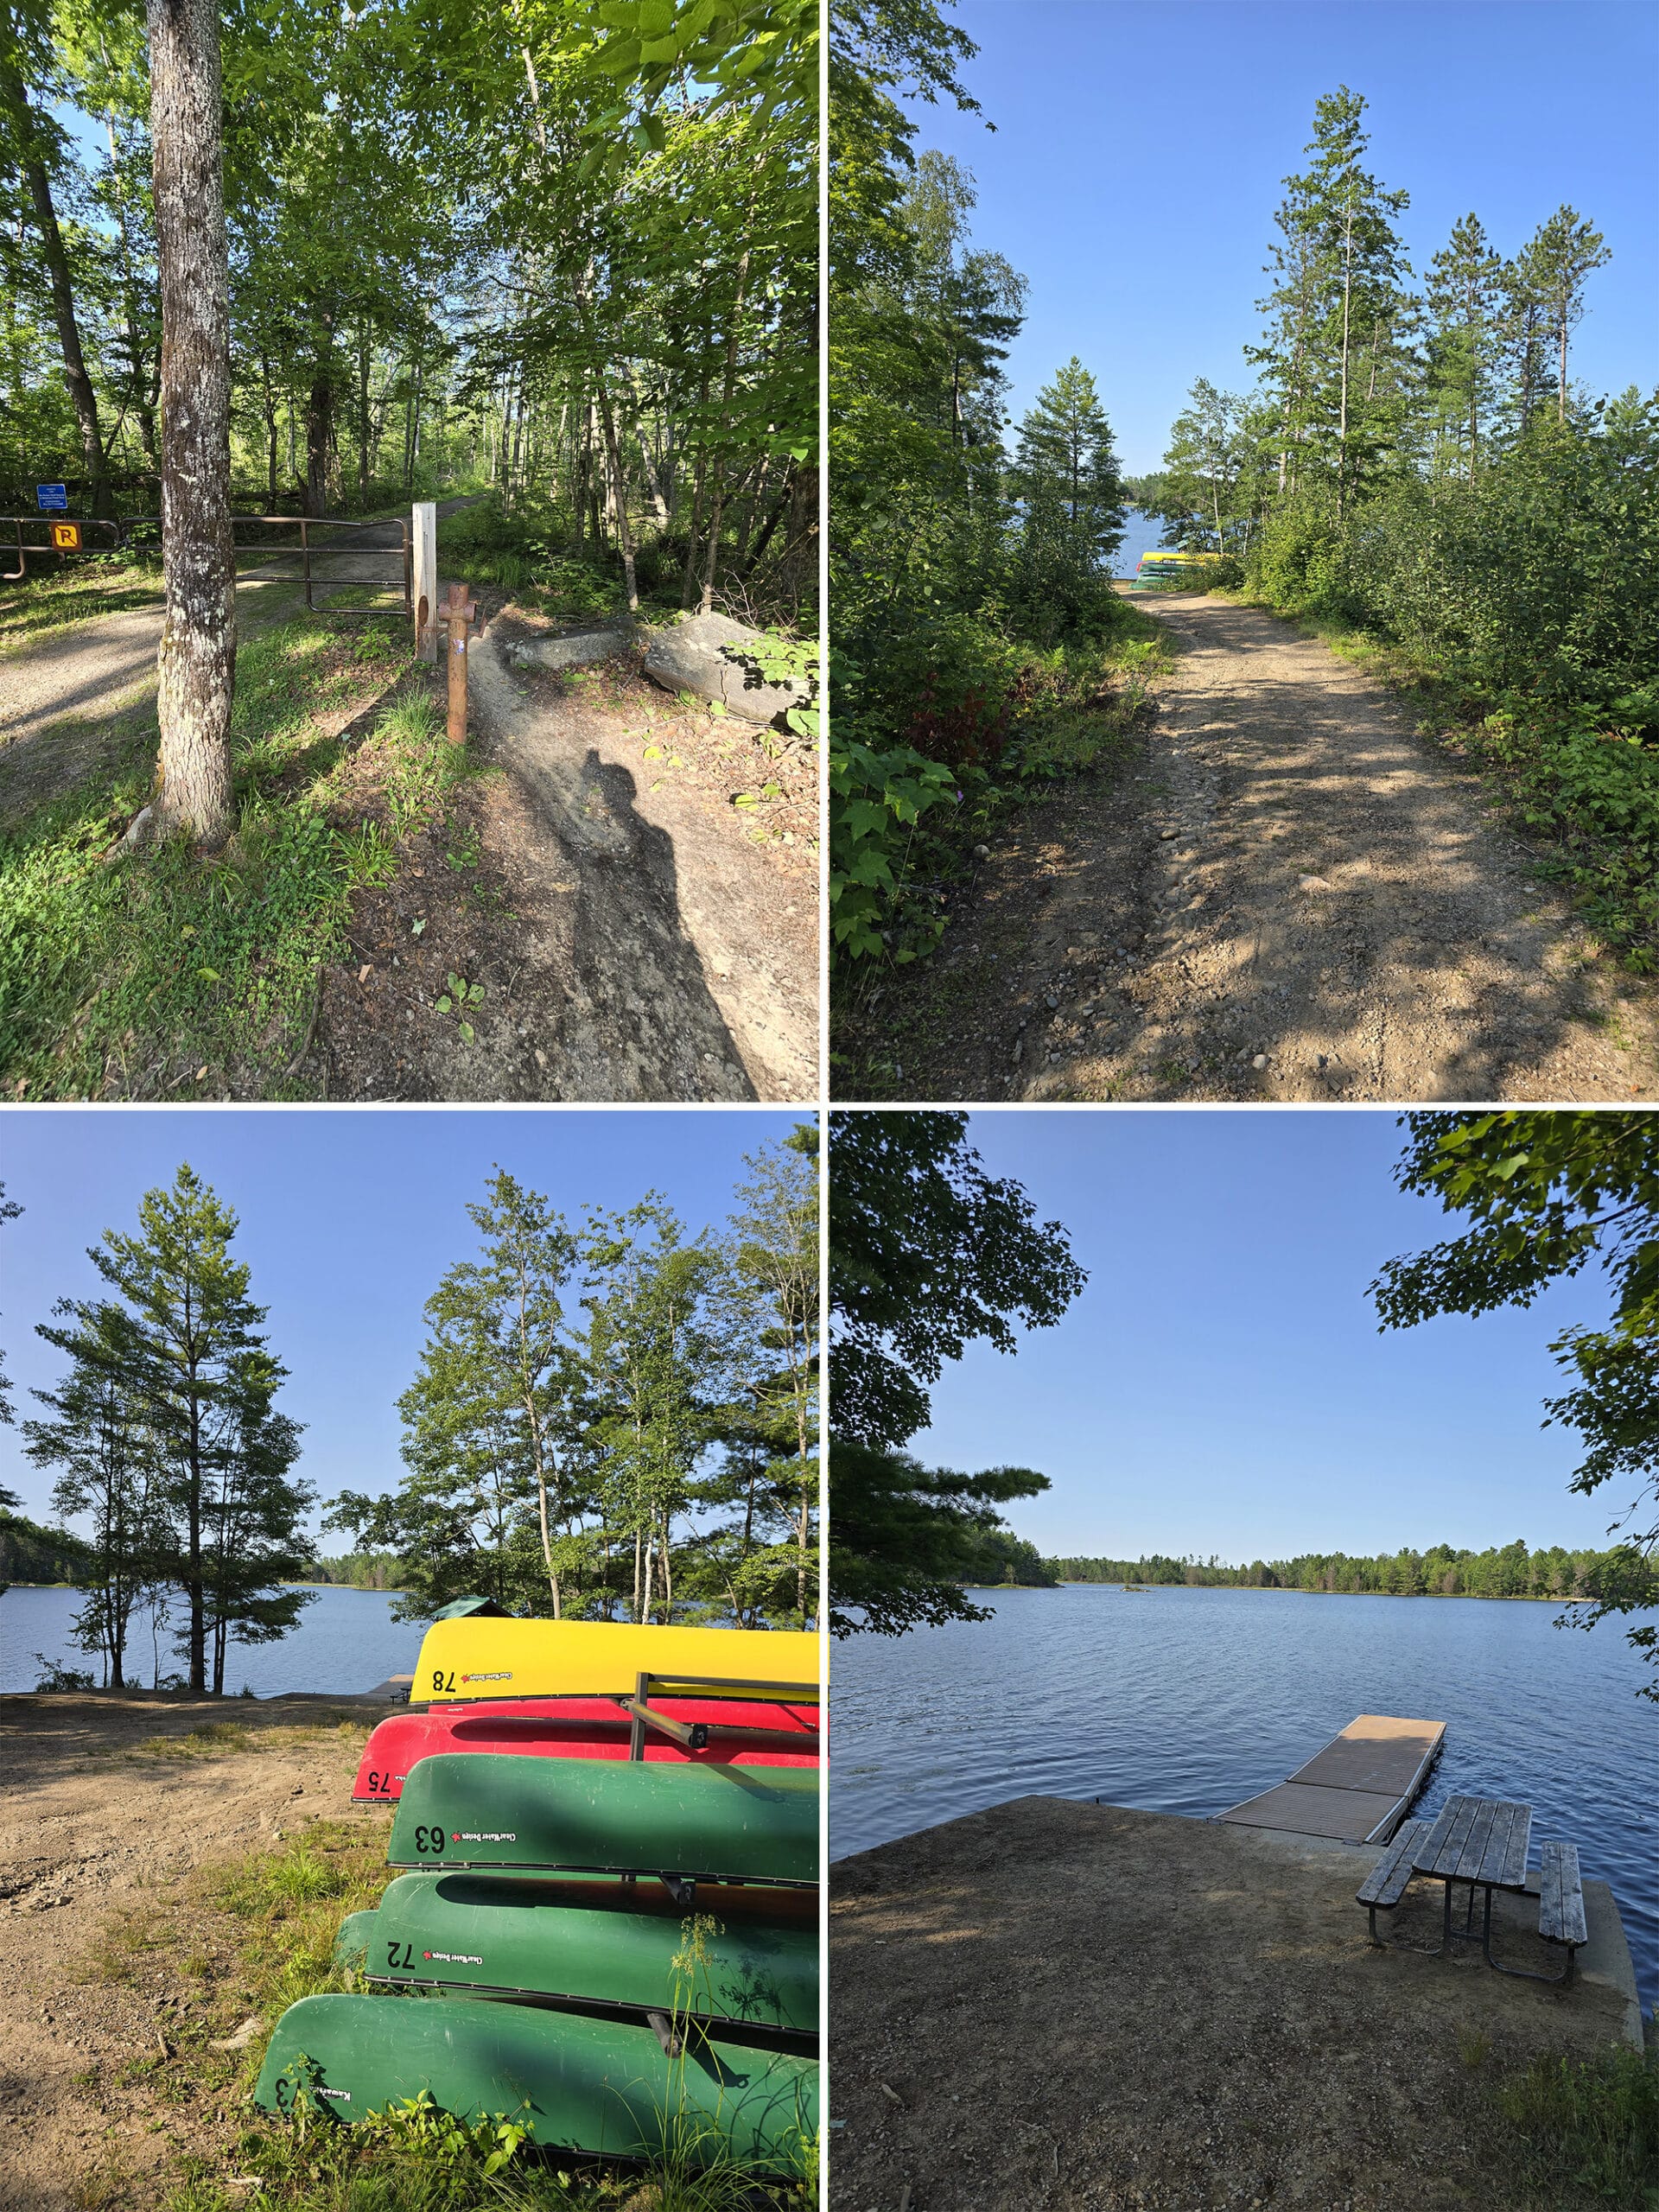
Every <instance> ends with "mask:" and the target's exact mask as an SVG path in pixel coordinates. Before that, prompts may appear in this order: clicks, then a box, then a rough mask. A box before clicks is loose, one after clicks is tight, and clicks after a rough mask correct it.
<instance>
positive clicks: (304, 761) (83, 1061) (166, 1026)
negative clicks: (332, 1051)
mask: <svg viewBox="0 0 1659 2212" xmlns="http://www.w3.org/2000/svg"><path fill="white" fill-rule="evenodd" d="M400 687H401V688H400ZM388 695H391V696H390V697H389V696H388ZM377 701H384V702H386V703H385V704H384V705H383V706H382V708H381V711H380V713H379V715H378V719H377V720H376V721H374V723H373V726H372V728H371V730H370V731H369V733H368V734H367V735H366V737H365V738H364V739H363V740H362V741H361V742H360V743H353V744H352V745H350V746H348V744H347V742H346V731H347V729H348V728H349V726H350V725H351V724H352V723H353V720H354V719H356V718H360V716H361V715H363V714H364V713H365V712H367V711H369V710H371V709H372V708H373V706H374V704H375V702H377ZM232 743H233V746H234V751H235V794H236V804H237V814H238V821H237V828H236V830H235V833H234V835H233V836H232V837H231V839H230V841H229V842H228V843H227V844H226V846H225V847H224V849H222V850H221V851H219V853H217V854H214V855H211V856H208V857H203V856H200V855H198V854H197V853H196V852H194V850H193V849H192V848H191V846H190V844H189V842H188V840H186V839H183V838H175V839H174V840H172V841H171V842H168V844H166V845H164V846H162V847H159V848H156V847H151V848H149V849H144V850H142V851H139V852H128V851H127V850H125V849H123V848H122V847H121V846H120V844H119V842H118V841H119V840H120V838H121V836H122V834H123V832H124V830H125V829H126V827H127V824H128V823H129V822H130V820H131V819H132V818H133V817H134V815H135V814H136V813H137V810H138V809H139V808H140V807H141V806H142V805H143V803H144V800H145V798H146V797H147V795H148V792H149V785H150V780H151V776H152V773H153V763H154V758H155V738H154V735H153V733H152V734H151V736H150V737H149V739H148V740H147V741H145V742H144V744H143V746H142V747H140V748H139V749H138V751H137V754H136V755H135V756H133V757H132V758H131V759H130V761H129V764H128V765H127V766H125V767H124V769H122V770H120V771H118V772H116V773H115V774H114V775H111V772H109V771H108V770H103V771H100V772H99V773H97V774H95V775H93V776H91V777H89V778H87V779H85V780H84V781H82V782H81V783H79V784H77V785H74V786H73V788H71V789H69V790H67V791H64V792H62V793H60V795H58V796H57V797H56V798H53V799H51V800H49V801H48V802H47V803H46V804H42V805H41V806H40V807H39V808H37V809H36V810H35V812H34V813H32V814H31V815H29V816H28V817H24V818H23V819H22V821H20V822H17V823H13V824H12V825H10V828H9V829H8V830H7V831H6V833H5V834H4V835H3V836H0V1092H3V1095H4V1096H7V1097H9V1098H12V1099H18V1098H46V1099H51V1098H81V1097H90V1096H114V1097H149V1098H155V1097H166V1096H186V1097H216V1096H264V1097H277V1098H280V1097H285V1096H300V1095H302V1093H301V1090H300V1088H299V1087H298V1086H296V1084H295V1083H294V1081H293V1080H292V1077H291V1076H290V1074H289V1063H290V1061H292V1060H293V1059H294V1058H295V1057H296V1048H297V1047H298V1046H300V1045H301V1044H302V1040H303V1038H304V1036H305V1033H306V1031H307V1029H308V1024H309V1020H310V1018H311V1014H312V1012H313V1008H314V1007H315V996H316V993H317V990H318V988H319V987H320V978H321V968H322V965H323V963H326V962H327V960H329V959H330V958H332V957H334V956H335V954H336V953H337V952H338V950H339V949H340V945H341V944H342V943H343V941H344V938H345V931H346V921H347V918H348V915H349V913H350V910H351V906H352V900H353V895H354V894H355V893H358V892H359V891H361V890H364V889H367V888H371V887H378V886H382V885H385V884H386V883H388V882H390V881H391V879H392V877H393V876H394V874H396V872H397V846H398V842H399V840H400V839H402V838H404V837H405V836H409V835H410V834H411V833H413V832H414V831H416V830H418V829H422V828H423V827H424V826H426V825H427V824H428V823H430V822H432V821H434V820H435V819H436V818H437V817H438V816H439V815H440V814H441V812H442V808H443V805H444V802H445V798H446V795H447V794H448V791H449V790H450V788H451V787H452V786H453V785H454V783H455V782H456V781H457V780H458V779H460V778H461V776H463V775H465V774H466V773H467V772H468V769H467V761H466V759H465V756H464V755H461V754H459V753H457V752H456V751H455V750H454V748H452V747H449V746H448V745H447V744H446V743H445V741H444V736H443V728H442V721H441V720H440V718H439V716H438V714H437V712H436V709H435V707H434V705H433V703H432V701H431V698H430V696H429V690H428V689H427V685H426V680H425V678H424V677H423V676H420V675H417V674H416V664H415V663H414V661H413V659H412V657H411V654H410V651H409V650H408V649H407V647H405V646H404V645H403V644H402V642H401V641H398V640H394V639H393V638H392V636H391V634H390V633H389V632H387V631H386V630H385V629H383V628H381V627H379V626H375V625H370V626H367V627H365V628H355V627H353V628H348V627H347V626H345V625H343V624H340V625H333V624H330V623H329V621H328V620H327V618H326V617H319V616H309V617H306V618H303V619H302V620H297V621H293V622H289V623H286V624H284V625H283V626H281V627H278V628H274V629H271V630H269V631H266V632H264V633H262V634H261V635H259V636H257V637H255V638H253V639H251V640H250V641H249V642H248V643H246V644H245V645H243V646H242V648H241V650H240V652H238V656H237V693H236V706H235V711H234V718H233V728H232Z"/></svg>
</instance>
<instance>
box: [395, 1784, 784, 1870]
mask: <svg viewBox="0 0 1659 2212" xmlns="http://www.w3.org/2000/svg"><path fill="white" fill-rule="evenodd" d="M387 1857H388V1859H389V1860H390V1863H391V1865H392V1866H405V1867H410V1868H418V1869H420V1870H422V1871H423V1872H444V1871H446V1870H447V1869H448V1868H450V1867H452V1866H461V1867H468V1868H470V1867H505V1868H512V1867H526V1868H547V1869H552V1870H558V1869H567V1868H568V1869H571V1870H583V1871H588V1872H596V1873H616V1874H621V1873H645V1874H651V1873H673V1874H677V1875H680V1876H683V1877H685V1878H708V1879H710V1880H715V1881H743V1882H787V1883H810V1882H816V1881H817V1878H818V1777H817V1772H816V1771H815V1770H810V1769H805V1770H804V1769H801V1768H798V1767H758V1766H753V1767H741V1766H697V1765H691V1764H686V1765H682V1766H666V1765H655V1764H645V1763H644V1762H642V1761H634V1760H626V1761H620V1762H613V1761H608V1760H594V1759H537V1758H518V1757H509V1756H505V1755H502V1754H499V1753H496V1752H493V1751H471V1752H454V1751H450V1752H442V1753H440V1754H439V1755H438V1756H436V1757H435V1758H428V1759H423V1760H422V1761H421V1763H420V1764H419V1765H418V1766H416V1768H415V1769H414V1770H412V1772H411V1773H410V1777H409V1778H408V1780H407V1781H406V1782H405V1783H404V1790H403V1795H402V1796H401V1798H400V1799H399V1800H398V1803H397V1812H396V1814H395V1815H394V1817H393V1820H392V1825H391V1847H390V1849H389V1851H388V1853H387Z"/></svg>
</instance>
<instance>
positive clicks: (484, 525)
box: [438, 493, 681, 623]
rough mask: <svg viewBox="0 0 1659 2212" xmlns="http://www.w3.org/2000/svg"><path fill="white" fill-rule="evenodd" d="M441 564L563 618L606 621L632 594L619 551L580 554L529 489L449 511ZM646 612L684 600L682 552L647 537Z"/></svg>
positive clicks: (638, 573) (640, 553)
mask: <svg viewBox="0 0 1659 2212" xmlns="http://www.w3.org/2000/svg"><path fill="white" fill-rule="evenodd" d="M438 545H439V549H440V551H441V553H442V563H441V565H442V568H443V569H444V571H445V573H446V574H448V572H449V571H450V570H451V569H454V571H456V572H457V573H459V574H460V575H463V576H464V577H465V578H466V579H467V582H468V583H469V584H495V585H497V586H499V587H501V588H504V589H505V590H507V591H510V592H512V594H513V596H514V598H515V599H516V600H517V601H518V604H519V605H520V606H521V607H528V608H530V609H531V611H532V612H533V613H537V614H543V615H546V616H548V617H549V618H550V620H553V621H556V622H566V623H579V622H594V621H600V620H606V619H608V618H611V617H614V616H619V615H622V614H625V613H626V611H627V596H626V588H625V585H624V581H623V575H622V563H621V560H620V557H619V556H617V555H616V554H614V553H612V552H596V551H594V550H593V549H592V548H584V549H583V551H582V554H581V555H580V556H579V555H577V553H576V552H575V549H574V547H573V546H572V544H571V543H570V542H569V535H568V531H567V530H566V528H565V525H564V524H563V520H562V519H556V517H555V514H554V511H553V509H552V508H551V507H550V505H548V504H547V502H545V501H543V500H538V499H535V498H533V497H531V496H529V495H526V496H524V497H522V498H520V499H518V500H516V501H515V502H514V504H513V505H512V507H511V508H509V507H507V506H505V505H504V504H503V502H502V500H501V499H500V496H499V494H498V493H492V495H491V496H490V498H488V499H480V501H479V502H478V504H477V505H474V506H470V507H464V508H462V509H461V511H460V512H457V513H455V514H453V515H445V516H444V517H443V518H442V519H441V520H440V522H439V524H438ZM634 574H635V579H636V582H637V583H638V587H639V597H640V601H641V611H642V612H643V613H645V614H646V615H647V616H650V615H652V614H655V615H656V616H657V617H658V619H659V620H660V619H661V618H662V616H664V614H668V613H674V612H677V609H678V607H679V605H680V585H681V570H680V563H679V560H678V558H677V556H675V554H674V552H673V551H672V550H671V548H670V547H669V546H667V545H666V544H664V543H663V542H661V541H660V540H658V539H657V538H654V537H646V538H645V540H644V541H643V542H642V543H640V544H639V546H638V547H637V548H636V549H635V553H634Z"/></svg>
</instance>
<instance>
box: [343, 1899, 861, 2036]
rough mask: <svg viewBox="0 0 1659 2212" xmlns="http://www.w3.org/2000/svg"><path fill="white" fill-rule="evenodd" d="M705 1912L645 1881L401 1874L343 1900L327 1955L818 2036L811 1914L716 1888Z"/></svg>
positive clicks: (462, 1985)
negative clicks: (705, 1922) (377, 1891)
mask: <svg viewBox="0 0 1659 2212" xmlns="http://www.w3.org/2000/svg"><path fill="white" fill-rule="evenodd" d="M761 1894H762V1895H764V1894H765V1892H762V1893H761ZM715 1921H716V1928H717V1930H718V1932H715V1929H711V1928H709V1927H707V1926H705V1927H703V1928H702V1929H697V1930H695V1931H694V1930H689V1929H687V1926H686V1923H685V1920H684V1918H683V1915H682V1914H681V1913H680V1911H679V1910H677V1908H675V1907H673V1906H672V1905H671V1903H670V1901H669V1900H668V1898H667V1897H666V1895H665V1893H664V1892H663V1891H661V1890H660V1889H658V1888H657V1887H656V1885H650V1886H648V1887H647V1886H645V1885H641V1886H638V1887H636V1886H632V1885H628V1886H625V1885H622V1884H620V1883H604V1884H601V1883H590V1884H587V1885H577V1884H574V1883H565V1884H558V1883H542V1882H537V1881H534V1880H530V1879H526V1878H524V1877H523V1876H519V1877H518V1878H512V1877H506V1878H503V1877H500V1876H492V1875H486V1874H403V1875H400V1876H399V1877H398V1878H397V1880H396V1881H395V1882H393V1883H392V1884H391V1886H390V1887H389V1888H388V1889H387V1891H386V1892H385V1896H384V1897H382V1898H381V1900H380V1903H379V1905H378V1908H377V1909H376V1910H374V1911H373V1912H372V1913H353V1915H352V1916H351V1919H350V1920H349V1921H348V1922H346V1923H345V1925H344V1926H342V1928H341V1929H340V1942H339V1943H338V1944H337V1946H336V1956H337V1957H340V1959H341V1960H342V1962H347V1963H349V1962H351V1961H353V1960H354V1959H355V1958H356V1957H358V1956H359V1955H361V1956H362V1959H363V1966H362V1971H363V1972H364V1974H365V1975H366V1976H367V1978H368V1979H369V1980H371V1981H375V1982H384V1983H386V1984H387V1985H389V1986H392V1987H397V1988H411V1989H413V1988H444V1989H448V1990H451V1991H458V1990H467V1989H470V1990H474V1991H478V1992H480V1993H484V1994H488V1995H495V1996H510V1997H532V1998H541V1999H564V2000H566V2001H569V2002H572V2003H575V2004H582V2005H606V2006H608V2007H610V2008H612V2009H613V2010H617V2011H623V2012H635V2013H640V2014H643V2013H645V2012H650V2011H652V2010H653V2009H656V2010H658V2011H663V2012H676V2011H678V2012H686V2011H688V2010H689V2011H690V2012H693V2013H695V2014H696V2015H697V2016H698V2017H699V2018H702V2019H705V2020H708V2021H709V2022H711V2023H719V2024H732V2025H734V2026H736V2027H739V2028H746V2027H747V2028H752V2029H761V2030H766V2031H771V2032H778V2033H788V2034H793V2035H816V2033H817V2025H818V1931H817V1923H816V1920H812V1921H807V1920H805V1919H804V1918H801V1917H799V1916H796V1917H794V1918H793V1919H792V1920H791V1922H787V1923H779V1922H777V1921H768V1920H766V1919H763V1918H760V1916H757V1915H756V1914H754V1913H753V1912H749V1913H747V1914H745V1915H744V1916H741V1918H740V1917H738V1916H735V1915H733V1914H732V1913H731V1912H730V1911H729V1910H728V1907H727V1904H726V1903H725V1901H724V1899H723V1898H722V1899H721V1903H720V1904H719V1906H718V1907H717V1909H716V1914H715ZM694 1950H695V1951H696V1954H697V1955H696V1958H695V1959H693V1958H692V1957H691V1956H690V1954H691V1953H692V1952H693V1951H694ZM677 1959H680V1960H682V1961H683V1964H682V1965H680V1966H678V1967H677V1965H676V1963H675V1961H676V1960H677ZM719 2032H720V2028H719V2026H718V2025H716V2026H715V2033H719Z"/></svg>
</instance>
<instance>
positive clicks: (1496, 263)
mask: <svg viewBox="0 0 1659 2212" xmlns="http://www.w3.org/2000/svg"><path fill="white" fill-rule="evenodd" d="M1425 304H1426V305H1427V310H1428V314H1429V316H1430V319H1431V324H1432V329H1431V335H1430V338H1429V341H1428V362H1429V386H1430V395H1431V397H1430V404H1431V407H1432V409H1433V415H1434V417H1435V420H1436V422H1437V423H1438V424H1439V425H1440V429H1441V433H1442V435H1445V436H1446V437H1447V438H1448V439H1449V440H1450V441H1451V442H1452V444H1453V445H1454V446H1459V445H1462V446H1463V448H1464V451H1465V456H1466V464H1467V466H1466V472H1465V473H1466V474H1469V475H1471V476H1472V475H1473V474H1474V473H1475V470H1476V468H1477V467H1478V465H1479V460H1480V437H1481V428H1482V425H1483V423H1484V424H1485V425H1486V426H1487V434H1488V435H1489V436H1490V435H1491V409H1492V404H1493V402H1494V398H1495V396H1496V395H1495V381H1496V376H1497V364H1498V358H1499V351H1500V342H1501V328H1502V321H1503V307H1504V292H1503V260H1502V258H1501V257H1500V256H1499V255H1497V254H1496V253H1494V252H1493V251H1492V250H1491V242H1490V240H1489V239H1488V238H1487V236H1486V233H1485V232H1484V229H1483V228H1482V226H1481V222H1480V218H1479V217H1478V215H1472V214H1471V215H1465V217H1464V218H1463V219H1462V220H1461V221H1460V222H1459V223H1458V224H1457V225H1456V226H1454V227H1453V229H1452V237H1451V241H1450V243H1449V244H1448V245H1446V246H1445V247H1443V248H1442V250H1441V251H1440V252H1439V253H1437V254H1436V255H1435V256H1434V258H1433V261H1432V262H1430V264H1429V272H1428V283H1427V291H1426V294H1425ZM1465 435H1466V444H1465V443H1464V441H1465Z"/></svg>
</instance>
